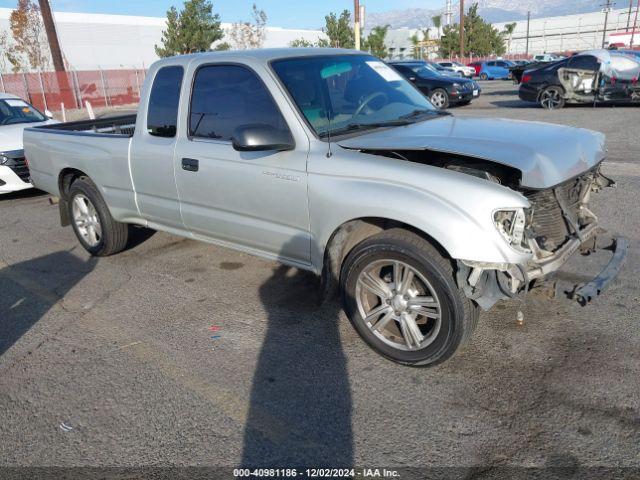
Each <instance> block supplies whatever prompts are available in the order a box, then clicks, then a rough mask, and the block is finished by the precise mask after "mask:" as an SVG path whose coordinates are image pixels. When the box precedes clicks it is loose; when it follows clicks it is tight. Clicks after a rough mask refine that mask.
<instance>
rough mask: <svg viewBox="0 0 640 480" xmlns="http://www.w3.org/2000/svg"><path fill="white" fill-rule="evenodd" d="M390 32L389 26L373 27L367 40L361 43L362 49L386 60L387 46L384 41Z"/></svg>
mask: <svg viewBox="0 0 640 480" xmlns="http://www.w3.org/2000/svg"><path fill="white" fill-rule="evenodd" d="M388 30H389V25H385V26H384V27H380V26H378V27H373V29H371V31H370V32H369V35H368V36H367V38H366V39H365V40H364V41H362V42H361V44H362V49H363V50H368V51H369V52H371V53H372V54H373V55H375V56H376V57H378V58H386V56H387V46H386V45H385V44H384V39H385V37H386V36H387V31H388Z"/></svg>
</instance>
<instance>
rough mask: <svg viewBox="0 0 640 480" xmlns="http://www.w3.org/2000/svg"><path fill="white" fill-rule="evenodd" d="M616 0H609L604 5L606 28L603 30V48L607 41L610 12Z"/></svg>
mask: <svg viewBox="0 0 640 480" xmlns="http://www.w3.org/2000/svg"><path fill="white" fill-rule="evenodd" d="M614 3H615V2H613V1H612V0H607V3H605V4H604V5H602V7H603V9H602V11H603V12H604V28H603V30H602V48H604V44H605V41H606V39H607V22H608V21H609V12H610V11H611V7H612V6H613V4H614Z"/></svg>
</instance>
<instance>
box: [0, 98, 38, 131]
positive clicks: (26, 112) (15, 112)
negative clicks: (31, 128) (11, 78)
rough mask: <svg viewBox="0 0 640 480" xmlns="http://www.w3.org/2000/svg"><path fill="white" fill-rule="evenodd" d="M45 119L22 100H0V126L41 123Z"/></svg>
mask: <svg viewBox="0 0 640 480" xmlns="http://www.w3.org/2000/svg"><path fill="white" fill-rule="evenodd" d="M45 120H46V118H45V117H44V116H43V115H42V114H41V113H40V112H38V111H37V110H36V109H35V108H33V107H32V106H31V105H29V104H28V103H27V102H25V101H24V100H20V99H18V98H15V99H14V98H7V99H4V100H0V125H11V124H14V123H31V122H43V121H45Z"/></svg>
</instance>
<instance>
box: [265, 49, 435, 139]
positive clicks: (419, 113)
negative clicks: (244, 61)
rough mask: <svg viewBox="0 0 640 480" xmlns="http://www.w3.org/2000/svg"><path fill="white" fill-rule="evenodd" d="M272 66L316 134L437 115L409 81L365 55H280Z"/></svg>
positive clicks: (326, 134)
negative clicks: (280, 58)
mask: <svg viewBox="0 0 640 480" xmlns="http://www.w3.org/2000/svg"><path fill="white" fill-rule="evenodd" d="M272 66H273V69H274V70H275V72H276V74H277V75H278V77H280V80H281V81H282V83H283V84H284V86H285V87H286V89H287V90H288V91H289V94H290V95H291V97H292V98H293V100H294V101H295V103H296V105H297V107H298V109H299V110H300V112H301V113H302V114H303V115H304V117H305V118H306V119H307V121H308V122H309V124H310V125H311V127H312V128H313V129H314V130H315V132H316V133H317V134H318V136H319V137H321V138H322V137H326V136H328V135H329V134H331V135H340V134H343V133H347V132H349V131H355V130H370V129H373V128H380V127H386V126H396V125H406V124H408V123H412V122H415V121H418V120H423V119H424V118H426V117H435V116H437V115H439V111H438V110H436V108H435V107H434V106H433V105H432V104H431V103H430V102H429V101H428V100H427V99H426V98H425V97H424V96H423V95H422V94H421V93H420V92H419V91H418V90H417V89H416V88H414V87H413V85H411V84H410V83H409V82H407V81H406V80H404V79H403V78H402V77H401V76H400V74H398V73H397V72H396V71H395V70H394V69H392V68H391V67H389V66H388V65H386V64H385V63H383V62H381V61H380V60H378V59H377V58H375V57H372V56H369V55H332V56H322V57H320V56H318V57H303V58H294V59H284V60H277V61H274V62H272Z"/></svg>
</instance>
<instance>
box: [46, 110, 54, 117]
mask: <svg viewBox="0 0 640 480" xmlns="http://www.w3.org/2000/svg"><path fill="white" fill-rule="evenodd" d="M44 116H45V117H47V118H53V113H51V110H45V111H44Z"/></svg>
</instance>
